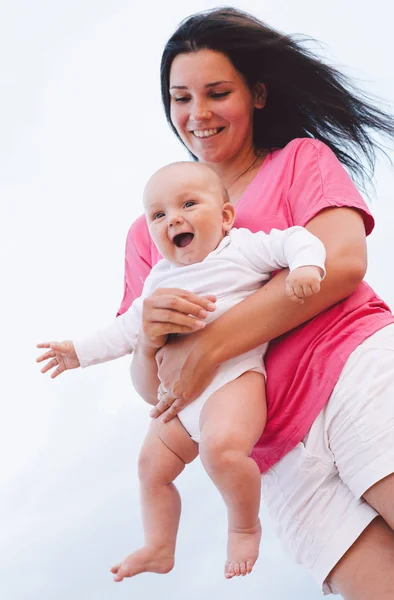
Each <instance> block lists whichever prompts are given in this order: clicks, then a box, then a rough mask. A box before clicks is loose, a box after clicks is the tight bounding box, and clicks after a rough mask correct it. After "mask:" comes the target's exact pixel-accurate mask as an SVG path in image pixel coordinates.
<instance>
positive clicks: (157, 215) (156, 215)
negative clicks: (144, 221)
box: [152, 212, 164, 221]
mask: <svg viewBox="0 0 394 600" xmlns="http://www.w3.org/2000/svg"><path fill="white" fill-rule="evenodd" d="M162 217H164V213H163V212H157V213H155V214H154V215H153V217H152V221H155V220H156V219H161V218H162Z"/></svg>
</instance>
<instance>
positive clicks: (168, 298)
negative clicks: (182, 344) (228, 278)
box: [141, 288, 216, 348]
mask: <svg viewBox="0 0 394 600" xmlns="http://www.w3.org/2000/svg"><path fill="white" fill-rule="evenodd" d="M215 302H216V298H215V296H205V297H202V296H196V294H192V293H191V292H188V291H186V290H181V289H178V288H158V289H157V290H155V292H154V293H153V294H152V295H151V296H149V297H148V298H146V299H145V300H144V303H143V308H142V340H141V341H142V343H143V344H144V346H146V347H151V348H161V347H162V346H164V344H165V343H166V342H167V339H168V335H169V334H172V333H184V334H186V333H192V332H195V331H198V330H200V329H202V328H203V327H204V326H205V323H204V319H205V318H206V317H207V315H208V312H212V311H214V310H215V308H216V306H215Z"/></svg>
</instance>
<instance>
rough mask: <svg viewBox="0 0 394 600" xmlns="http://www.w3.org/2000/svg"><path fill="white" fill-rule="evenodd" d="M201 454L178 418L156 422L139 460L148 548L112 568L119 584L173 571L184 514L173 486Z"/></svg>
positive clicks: (138, 551) (130, 555)
mask: <svg viewBox="0 0 394 600" xmlns="http://www.w3.org/2000/svg"><path fill="white" fill-rule="evenodd" d="M197 454H198V444H196V443H195V442H193V440H192V439H191V438H190V436H189V434H188V433H187V431H186V429H185V428H184V427H183V425H182V424H181V422H180V421H179V419H178V418H175V419H172V420H171V421H169V422H168V423H162V422H161V421H160V420H159V419H154V420H152V423H151V426H150V429H149V432H148V435H147V437H146V438H145V442H144V444H143V446H142V449H141V452H140V457H139V480H140V489H141V505H142V519H143V525H144V533H145V546H143V547H142V548H140V549H139V550H137V551H136V552H133V553H132V554H129V555H128V556H126V558H125V559H124V560H123V562H121V563H119V564H118V565H115V566H114V567H112V569H111V571H112V573H114V574H115V577H114V580H115V581H122V579H123V578H124V577H133V576H134V575H138V573H144V572H146V571H149V572H152V573H168V572H169V571H171V569H172V567H173V566H174V554H175V544H176V536H177V532H178V525H179V517H180V513H181V500H180V496H179V493H178V490H177V489H176V487H175V486H174V484H173V483H172V482H173V481H174V480H175V479H176V478H177V477H178V475H179V474H180V473H181V472H182V471H183V469H184V468H185V464H187V463H190V462H191V461H192V460H194V459H195V457H196V456H197Z"/></svg>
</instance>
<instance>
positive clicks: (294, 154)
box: [272, 137, 338, 161]
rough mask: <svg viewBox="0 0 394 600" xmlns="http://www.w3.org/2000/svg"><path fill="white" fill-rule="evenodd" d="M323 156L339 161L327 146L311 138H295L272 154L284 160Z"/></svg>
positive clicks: (273, 156)
mask: <svg viewBox="0 0 394 600" xmlns="http://www.w3.org/2000/svg"><path fill="white" fill-rule="evenodd" d="M321 156H327V157H329V158H331V159H332V160H334V161H337V160H338V159H337V158H336V156H335V154H334V152H333V151H332V150H331V149H330V148H329V146H327V144H325V143H324V142H322V141H320V140H317V139H315V138H311V137H305V138H294V139H293V140H291V141H290V142H288V143H287V144H286V146H284V147H283V148H278V149H274V150H273V152H272V158H276V159H282V160H297V161H300V160H302V159H303V158H304V159H306V160H310V159H311V158H312V157H315V158H317V159H319V157H321Z"/></svg>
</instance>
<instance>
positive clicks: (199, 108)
mask: <svg viewBox="0 0 394 600" xmlns="http://www.w3.org/2000/svg"><path fill="white" fill-rule="evenodd" d="M190 117H191V119H193V121H209V119H211V118H212V111H211V110H210V109H209V107H208V106H207V105H206V104H205V103H201V102H195V103H194V105H193V107H192V111H191V115H190Z"/></svg>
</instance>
